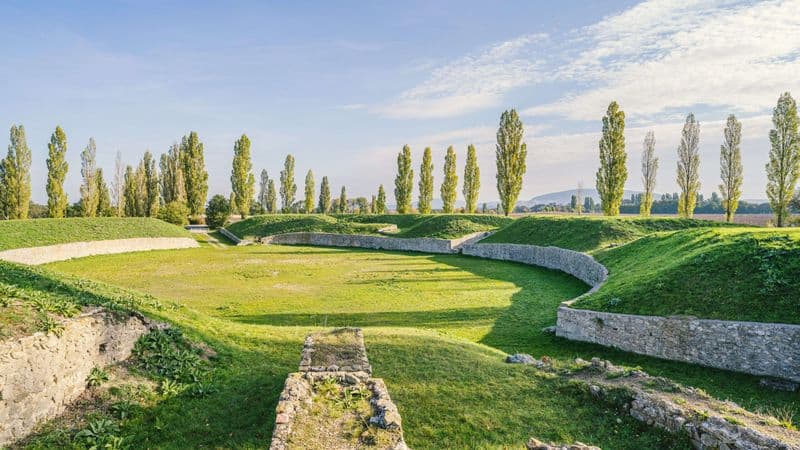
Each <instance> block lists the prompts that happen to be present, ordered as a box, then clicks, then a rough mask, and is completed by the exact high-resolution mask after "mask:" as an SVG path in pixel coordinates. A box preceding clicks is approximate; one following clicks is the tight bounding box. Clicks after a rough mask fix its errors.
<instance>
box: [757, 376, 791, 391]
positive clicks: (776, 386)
mask: <svg viewBox="0 0 800 450" xmlns="http://www.w3.org/2000/svg"><path fill="white" fill-rule="evenodd" d="M758 385H759V386H761V387H764V388H767V389H772V390H774V391H786V392H795V391H797V389H798V388H799V387H800V384H798V383H795V382H794V381H789V380H779V379H775V378H762V379H761V381H759V382H758Z"/></svg>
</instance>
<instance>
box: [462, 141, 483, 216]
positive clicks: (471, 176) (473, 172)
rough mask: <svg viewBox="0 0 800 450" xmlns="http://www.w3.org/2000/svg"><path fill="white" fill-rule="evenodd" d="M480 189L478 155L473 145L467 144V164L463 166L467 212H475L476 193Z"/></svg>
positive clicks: (476, 203)
mask: <svg viewBox="0 0 800 450" xmlns="http://www.w3.org/2000/svg"><path fill="white" fill-rule="evenodd" d="M480 190H481V169H480V167H478V156H477V154H476V152H475V146H474V145H472V144H469V146H468V147H467V164H466V165H465V166H464V189H463V191H462V193H463V194H464V200H465V201H466V203H467V204H466V210H467V212H468V213H469V214H472V213H474V212H475V208H477V206H478V193H479V192H480Z"/></svg>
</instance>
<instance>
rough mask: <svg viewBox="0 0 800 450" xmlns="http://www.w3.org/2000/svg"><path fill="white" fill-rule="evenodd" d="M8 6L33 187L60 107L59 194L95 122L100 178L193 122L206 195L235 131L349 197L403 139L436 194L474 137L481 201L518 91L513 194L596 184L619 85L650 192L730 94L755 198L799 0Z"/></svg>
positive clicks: (221, 189)
mask: <svg viewBox="0 0 800 450" xmlns="http://www.w3.org/2000/svg"><path fill="white" fill-rule="evenodd" d="M0 17H3V18H4V21H3V22H4V23H3V26H2V27H0V42H2V45H0V61H2V67H3V69H2V70H0V98H2V103H0V128H3V127H8V128H10V127H11V126H12V125H13V124H22V125H24V126H25V129H26V132H27V138H28V144H29V146H30V147H31V149H32V151H33V166H32V170H31V175H32V182H33V198H34V200H35V201H38V202H43V201H44V200H45V198H46V197H45V190H44V185H45V178H46V165H45V160H46V158H47V142H48V141H49V138H50V135H51V134H52V132H53V130H54V128H55V126H56V125H60V126H62V127H63V128H64V130H65V131H66V133H67V137H68V158H67V159H68V162H69V164H70V172H69V174H68V176H67V181H66V190H67V193H68V195H69V198H70V202H72V201H76V200H77V199H78V192H79V191H78V186H79V185H80V181H81V180H80V159H79V158H80V152H81V150H82V149H83V148H84V147H85V146H86V144H87V142H88V140H89V138H90V137H93V138H94V139H95V140H96V142H97V160H98V165H99V166H100V167H103V168H104V171H105V172H106V174H107V175H106V178H107V179H108V178H110V175H108V174H110V172H111V171H112V170H113V167H114V158H115V155H116V153H117V152H118V151H119V152H120V153H121V154H122V157H123V159H124V160H125V162H126V163H128V164H132V165H135V164H136V163H137V161H138V160H139V159H140V158H141V156H142V154H143V153H144V151H145V150H150V151H151V152H153V153H154V154H156V155H158V154H160V153H164V152H166V151H167V150H168V148H169V146H170V145H171V144H172V143H174V142H176V141H179V140H180V138H181V137H182V136H183V135H185V134H188V133H189V132H190V131H197V132H198V133H199V135H200V139H201V140H202V141H203V143H204V145H205V157H206V165H207V169H208V172H209V194H210V195H211V194H215V193H222V194H227V193H229V192H230V181H229V179H230V171H231V156H232V153H233V144H234V141H235V140H236V139H237V138H238V137H239V136H240V135H241V134H242V133H246V134H247V135H248V136H249V137H250V140H251V142H252V147H251V151H252V158H253V166H254V169H255V170H256V173H258V172H260V171H261V169H266V170H267V171H268V172H269V174H270V176H273V177H278V175H279V171H280V170H281V169H282V165H283V161H284V158H285V156H286V154H287V153H291V154H293V155H294V156H295V159H296V161H297V168H296V179H297V183H298V185H299V186H298V192H302V189H303V187H302V182H303V179H304V177H305V173H306V171H308V170H309V169H311V170H313V172H314V174H315V176H316V178H317V185H319V179H321V177H322V176H323V175H326V176H328V177H329V179H330V181H331V184H332V188H333V190H334V191H335V192H338V190H339V187H340V186H342V185H345V186H346V187H347V191H348V196H349V197H351V198H352V197H356V196H362V195H363V196H369V195H371V194H374V193H375V192H376V191H377V187H378V185H379V184H381V183H382V184H384V186H385V187H386V189H387V192H389V193H390V195H389V197H390V199H389V200H390V201H392V200H393V199H392V196H391V192H392V190H393V180H394V174H395V171H396V155H397V153H398V152H399V151H400V150H401V149H402V146H403V145H404V144H409V145H410V146H411V149H412V155H413V159H414V168H415V174H418V173H419V162H420V160H421V157H422V152H423V149H424V148H425V147H426V146H430V147H431V149H432V151H433V157H434V178H435V183H436V189H435V192H437V193H438V185H439V182H440V181H441V178H442V167H443V159H444V153H445V151H446V148H447V146H448V145H453V146H454V148H455V149H456V151H457V154H458V164H459V167H462V166H463V163H464V160H465V158H466V147H467V145H468V144H469V143H474V144H475V146H476V148H477V150H478V154H479V163H480V167H481V178H482V180H481V183H482V187H481V201H492V200H496V199H497V193H496V189H495V169H494V151H495V133H496V130H497V125H498V122H499V118H500V115H501V114H502V112H503V111H504V110H506V109H510V108H516V109H517V111H519V113H520V115H521V117H522V120H523V122H524V124H525V131H526V135H525V141H526V143H527V147H528V161H527V165H528V170H527V173H526V175H525V180H524V184H523V188H522V194H521V196H520V199H521V200H524V199H528V198H530V197H533V196H535V195H539V194H544V193H548V192H553V191H560V190H565V189H572V188H575V187H576V186H577V185H578V183H579V182H582V183H583V184H584V186H586V187H593V186H594V180H595V172H596V170H597V166H598V140H599V138H600V133H601V118H602V116H603V114H604V113H605V110H606V108H607V106H608V104H609V102H611V101H613V100H616V101H617V102H618V103H619V104H620V106H621V108H622V109H623V110H624V111H625V114H626V118H627V123H626V142H627V150H628V173H629V176H628V182H627V185H626V188H628V189H641V187H642V181H641V175H640V173H641V169H640V164H641V159H640V155H641V150H642V140H643V138H644V135H645V133H646V132H647V131H648V130H653V131H654V132H655V137H656V153H657V156H658V157H659V159H660V169H659V172H658V177H657V184H656V191H657V192H674V191H677V183H676V182H675V172H676V155H677V146H678V142H679V140H680V133H681V128H682V125H683V121H684V119H685V117H686V114H688V113H694V114H695V115H696V116H697V118H698V119H699V121H700V123H701V135H700V141H701V144H700V154H701V168H700V171H701V183H702V187H701V191H702V192H704V193H706V194H710V192H711V191H713V190H715V189H717V186H718V185H719V146H720V144H721V141H722V135H723V129H724V126H725V120H726V118H727V116H728V115H729V114H736V116H737V117H738V118H739V119H740V120H741V122H742V133H743V141H742V158H743V163H744V186H743V189H742V190H743V198H745V199H763V198H765V197H766V195H765V194H764V190H765V185H766V175H765V173H764V165H765V164H766V162H767V157H768V151H769V139H768V133H769V129H770V128H771V126H772V124H771V114H772V108H774V106H775V103H776V102H777V99H778V97H779V96H780V94H781V93H783V92H786V91H789V92H792V93H793V94H794V95H795V96H800V0H775V1H761V2H756V1H726V0H720V1H715V0H704V1H692V0H682V1H666V0H653V1H645V2H641V3H637V2H635V1H569V0H566V1H559V2H544V1H541V2H540V1H513V0H508V1H503V2H481V1H464V0H459V1H426V0H420V1H415V0H410V1H403V2H396V1H394V2H391V1H369V2H367V1H364V2H351V1H342V2H311V1H308V2H279V1H272V2H267V1H253V2H201V1H193V2H188V1H187V2H178V1H158V2H146V1H97V2H90V1H83V2H39V1H16V0H9V1H4V2H2V3H0ZM8 128H6V129H8ZM461 170H463V169H459V171H460V172H461ZM460 177H461V173H459V178H460ZM415 191H416V180H415ZM459 191H460V189H459ZM415 196H416V192H415ZM460 197H461V193H460V192H459V198H460Z"/></svg>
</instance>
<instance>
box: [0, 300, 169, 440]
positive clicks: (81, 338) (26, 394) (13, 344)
mask: <svg viewBox="0 0 800 450" xmlns="http://www.w3.org/2000/svg"><path fill="white" fill-rule="evenodd" d="M63 325H64V329H63V333H62V335H61V336H60V337H57V336H54V335H52V334H45V333H42V332H38V333H35V334H33V335H30V336H25V337H21V338H14V339H9V340H6V341H3V342H0V447H1V446H3V445H7V444H10V443H11V442H13V441H16V440H19V439H21V438H23V437H25V436H26V435H27V434H28V433H30V432H31V431H33V429H34V428H35V426H36V425H37V424H38V423H39V422H41V421H43V420H47V419H50V418H53V417H55V416H57V415H59V414H60V413H62V412H63V411H64V409H65V408H66V406H67V405H68V404H69V403H70V402H72V401H73V400H75V399H76V398H77V397H78V396H79V395H80V394H81V393H82V392H83V391H84V390H85V388H86V378H87V377H88V376H89V373H90V372H91V370H92V369H93V368H94V367H105V366H108V365H111V364H114V363H117V362H120V361H123V360H125V359H127V358H128V357H129V356H130V354H131V350H132V349H133V346H134V344H135V343H136V340H137V339H139V337H140V336H141V335H142V334H144V333H146V332H147V331H148V330H149V329H150V328H151V327H155V326H156V324H154V323H151V322H150V321H148V320H147V319H144V318H143V317H142V316H140V315H136V314H130V315H124V316H123V315H120V314H119V313H110V312H107V311H105V310H103V309H102V308H91V309H86V310H85V311H84V312H83V313H82V314H80V315H79V316H77V317H74V318H71V319H65V320H64V321H63Z"/></svg>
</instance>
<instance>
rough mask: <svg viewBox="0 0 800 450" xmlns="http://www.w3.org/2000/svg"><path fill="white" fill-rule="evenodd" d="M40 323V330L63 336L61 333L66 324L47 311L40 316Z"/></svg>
mask: <svg viewBox="0 0 800 450" xmlns="http://www.w3.org/2000/svg"><path fill="white" fill-rule="evenodd" d="M38 325H39V331H43V332H45V333H47V334H53V335H55V336H58V337H61V335H62V334H63V333H64V325H62V324H61V322H59V321H58V320H56V319H54V318H53V317H51V316H50V315H48V314H46V313H43V314H41V315H40V316H39V322H38Z"/></svg>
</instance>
